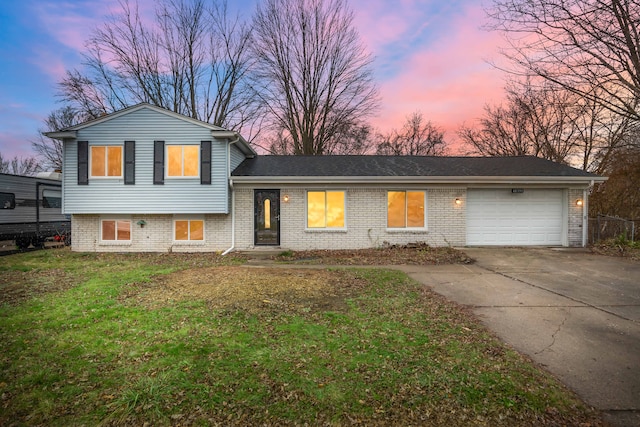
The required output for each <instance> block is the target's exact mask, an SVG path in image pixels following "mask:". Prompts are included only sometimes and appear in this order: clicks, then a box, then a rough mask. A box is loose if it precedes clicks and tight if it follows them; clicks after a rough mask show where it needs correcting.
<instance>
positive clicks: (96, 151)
mask: <svg viewBox="0 0 640 427" xmlns="http://www.w3.org/2000/svg"><path fill="white" fill-rule="evenodd" d="M90 150H91V151H90V152H91V155H90V157H89V158H90V162H91V165H90V168H91V169H90V170H91V178H122V169H123V168H122V160H123V159H122V146H121V145H92V146H91V147H90Z"/></svg>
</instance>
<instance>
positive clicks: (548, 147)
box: [458, 81, 579, 163]
mask: <svg viewBox="0 0 640 427" xmlns="http://www.w3.org/2000/svg"><path fill="white" fill-rule="evenodd" d="M506 91H507V100H506V105H500V106H496V107H492V106H489V105H487V106H485V114H484V117H482V118H481V119H480V123H479V127H478V128H475V127H469V126H462V127H461V128H460V129H459V131H458V136H459V137H460V138H461V140H462V141H463V142H464V143H465V144H466V145H467V146H468V147H469V148H470V152H471V154H477V155H484V156H525V155H528V156H536V157H542V158H545V159H549V160H553V161H556V162H559V163H568V162H569V160H570V156H571V155H572V154H573V153H574V151H575V150H574V148H575V144H576V139H575V136H574V134H575V133H576V117H577V115H578V114H579V112H577V111H576V109H575V105H576V104H575V102H576V98H577V97H575V96H574V95H572V94H571V93H569V92H567V91H564V90H558V88H554V87H553V86H552V85H543V86H542V87H535V86H533V85H532V84H531V82H530V81H527V82H526V83H524V84H522V85H519V84H517V83H515V82H512V83H511V84H510V85H509V86H508V87H507V88H506Z"/></svg>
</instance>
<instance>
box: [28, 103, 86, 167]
mask: <svg viewBox="0 0 640 427" xmlns="http://www.w3.org/2000/svg"><path fill="white" fill-rule="evenodd" d="M81 121H83V118H82V117H81V116H80V115H79V114H78V112H77V111H76V110H74V109H73V108H72V107H70V106H66V107H62V108H59V109H57V110H55V111H52V112H51V113H49V116H47V118H46V119H45V121H44V123H45V128H44V129H39V130H38V133H39V137H38V140H37V141H32V142H31V147H32V148H33V151H35V152H36V154H37V155H38V157H40V158H41V159H42V161H43V166H44V167H45V168H47V169H54V170H62V141H60V140H58V139H52V138H48V137H46V136H45V135H44V134H45V132H52V131H59V130H62V129H66V128H68V127H71V126H73V125H75V124H77V123H78V122H81Z"/></svg>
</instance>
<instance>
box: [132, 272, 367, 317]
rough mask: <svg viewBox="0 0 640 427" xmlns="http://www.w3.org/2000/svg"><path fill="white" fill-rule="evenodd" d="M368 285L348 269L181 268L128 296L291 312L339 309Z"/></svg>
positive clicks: (149, 302) (153, 302)
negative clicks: (349, 272) (347, 299)
mask: <svg viewBox="0 0 640 427" xmlns="http://www.w3.org/2000/svg"><path fill="white" fill-rule="evenodd" d="M366 285H367V282H366V281H365V280H362V279H359V280H354V277H353V275H352V274H348V273H347V272H344V271H331V272H330V271H327V270H316V269H313V270H311V269H286V268H260V267H254V268H248V267H210V268H195V269H189V270H183V271H178V272H175V273H171V274H168V275H163V276H159V277H156V278H155V279H154V280H153V281H151V282H150V283H138V284H135V285H134V286H132V287H131V288H130V289H129V290H128V291H127V292H126V293H125V294H124V296H125V298H126V299H133V300H135V301H136V302H137V303H139V304H142V305H145V306H149V307H159V306H166V305H170V304H173V303H176V302H183V301H194V300H195V301H204V302H206V303H207V305H208V306H209V307H210V308H212V309H220V308H223V309H243V310H247V311H250V312H256V311H259V310H263V309H268V308H269V307H273V308H278V309H287V310H293V311H298V310H319V309H321V310H334V311H341V310H343V309H344V308H345V307H346V306H345V303H344V298H346V297H348V296H350V295H353V294H355V293H356V292H358V291H360V290H362V289H363V288H364V287H365V286H366Z"/></svg>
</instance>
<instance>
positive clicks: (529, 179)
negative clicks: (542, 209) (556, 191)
mask: <svg viewBox="0 0 640 427" xmlns="http://www.w3.org/2000/svg"><path fill="white" fill-rule="evenodd" d="M231 178H232V179H233V181H234V182H235V183H238V184H242V183H246V184H269V183H274V184H275V183H278V184H530V185H531V184H564V185H587V184H591V183H594V182H604V181H606V180H607V178H606V177H601V176H593V177H590V176H589V177H586V176H232V177H231Z"/></svg>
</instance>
